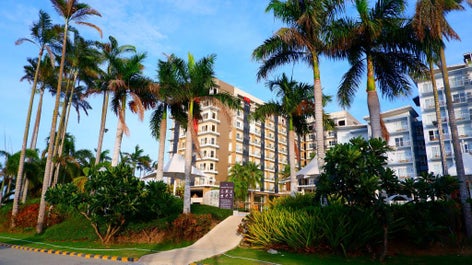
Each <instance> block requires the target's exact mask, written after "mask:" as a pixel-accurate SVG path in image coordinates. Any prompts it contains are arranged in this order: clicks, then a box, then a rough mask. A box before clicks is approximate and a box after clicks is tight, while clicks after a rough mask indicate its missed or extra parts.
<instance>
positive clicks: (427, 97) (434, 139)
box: [417, 55, 472, 175]
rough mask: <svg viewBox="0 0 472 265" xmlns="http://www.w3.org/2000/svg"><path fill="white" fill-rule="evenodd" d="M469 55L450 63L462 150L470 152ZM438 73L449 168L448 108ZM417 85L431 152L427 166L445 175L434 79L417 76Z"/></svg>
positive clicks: (471, 67)
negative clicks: (418, 78) (440, 146)
mask: <svg viewBox="0 0 472 265" xmlns="http://www.w3.org/2000/svg"><path fill="white" fill-rule="evenodd" d="M464 57H466V56H464ZM468 58H469V61H466V63H465V64H463V65H455V66H451V67H448V71H449V83H450V86H451V93H452V98H453V104H454V113H455V117H456V124H457V130H458V132H459V139H460V143H461V148H462V152H463V153H466V152H468V153H470V152H471V148H472V122H471V121H472V64H471V63H470V55H469V57H468ZM435 73H436V75H435V78H436V84H437V87H438V92H439V105H440V108H441V122H442V125H443V130H444V135H445V149H446V150H445V151H446V158H447V163H448V165H447V167H448V168H450V167H453V166H455V165H454V159H453V158H454V156H453V148H452V142H451V133H450V128H449V122H448V115H447V110H446V99H445V95H444V86H443V79H442V75H441V73H440V72H439V71H437V70H436V72H435ZM417 85H418V94H419V100H420V107H421V113H422V120H423V128H424V135H425V144H426V152H427V156H428V168H429V171H430V172H433V173H434V174H440V175H443V170H442V165H441V153H440V149H439V136H438V130H437V127H436V124H437V122H438V121H437V119H436V114H435V110H434V98H433V92H432V83H431V81H429V80H417Z"/></svg>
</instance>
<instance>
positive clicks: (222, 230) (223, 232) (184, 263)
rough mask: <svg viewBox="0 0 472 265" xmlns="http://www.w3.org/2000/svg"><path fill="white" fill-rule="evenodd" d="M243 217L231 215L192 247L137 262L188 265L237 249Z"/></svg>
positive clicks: (157, 254)
mask: <svg viewBox="0 0 472 265" xmlns="http://www.w3.org/2000/svg"><path fill="white" fill-rule="evenodd" d="M243 217H244V215H232V216H230V217H228V218H226V219H225V220H223V221H222V222H221V223H219V224H218V225H217V226H215V227H214V228H213V229H212V230H211V231H210V232H208V234H206V235H205V236H204V237H202V238H200V239H199V240H198V241H197V242H195V243H194V244H193V245H191V246H188V247H185V248H179V249H173V250H169V251H163V252H159V253H156V254H150V255H146V256H142V257H141V258H140V259H139V262H140V263H142V264H149V265H188V264H190V263H192V262H196V261H199V260H202V259H206V258H210V257H213V256H215V255H219V254H222V253H225V252H227V251H228V250H231V249H233V248H235V247H237V246H238V245H239V243H240V241H241V239H242V237H241V235H238V234H237V230H238V225H239V224H240V223H241V220H242V219H243Z"/></svg>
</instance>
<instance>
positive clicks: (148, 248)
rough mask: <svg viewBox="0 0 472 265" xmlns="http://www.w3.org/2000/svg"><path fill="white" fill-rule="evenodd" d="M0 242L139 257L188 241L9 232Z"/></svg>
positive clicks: (2, 235)
mask: <svg viewBox="0 0 472 265" xmlns="http://www.w3.org/2000/svg"><path fill="white" fill-rule="evenodd" d="M0 242H2V243H5V244H9V245H17V246H24V247H30V248H41V249H54V250H62V251H70V252H79V253H84V254H97V255H109V256H119V257H129V258H139V257H141V256H143V255H147V254H152V253H156V252H159V251H164V250H169V249H174V248H180V247H185V246H188V245H189V244H190V243H180V244H175V243H171V242H167V243H161V244H136V243H129V244H109V245H103V244H102V243H101V242H99V241H51V240H46V239H44V238H43V237H41V236H38V235H35V234H34V233H31V234H28V233H22V234H10V233H0Z"/></svg>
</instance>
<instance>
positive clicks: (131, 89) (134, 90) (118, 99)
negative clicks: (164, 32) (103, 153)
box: [110, 54, 155, 166]
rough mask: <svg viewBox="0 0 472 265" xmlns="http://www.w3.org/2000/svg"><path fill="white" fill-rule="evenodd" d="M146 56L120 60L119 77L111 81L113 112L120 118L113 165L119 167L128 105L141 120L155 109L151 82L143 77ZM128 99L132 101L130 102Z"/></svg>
mask: <svg viewBox="0 0 472 265" xmlns="http://www.w3.org/2000/svg"><path fill="white" fill-rule="evenodd" d="M145 57H146V55H145V54H136V55H134V56H132V57H131V58H129V59H119V60H118V62H117V63H116V64H115V67H116V71H117V75H116V79H115V80H112V81H111V85H110V89H111V90H112V92H113V98H112V101H111V104H112V110H113V112H114V113H115V114H116V115H117V116H118V126H117V130H116V137H115V148H114V151H113V158H112V162H111V165H112V166H116V165H118V159H119V156H120V151H121V142H122V139H123V133H125V134H128V133H129V130H128V127H127V125H126V119H125V113H126V105H127V104H128V105H129V107H130V110H131V112H133V113H137V114H138V117H139V119H140V120H143V118H144V110H146V109H149V108H151V107H153V105H154V103H155V98H154V95H153V94H152V93H151V89H150V88H151V81H150V80H149V79H148V78H145V77H144V76H143V75H142V70H143V65H142V61H143V60H144V58H145ZM128 97H131V98H132V100H131V101H129V102H128Z"/></svg>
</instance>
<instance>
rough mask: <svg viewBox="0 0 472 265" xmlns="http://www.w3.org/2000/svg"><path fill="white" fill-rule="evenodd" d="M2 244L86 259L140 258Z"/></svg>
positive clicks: (118, 259)
mask: <svg viewBox="0 0 472 265" xmlns="http://www.w3.org/2000/svg"><path fill="white" fill-rule="evenodd" d="M0 246H4V247H9V248H14V249H19V250H25V251H32V252H40V253H46V254H55V255H63V256H72V257H80V258H86V259H101V260H112V261H122V262H135V261H138V259H136V258H131V257H118V256H109V255H96V254H85V253H79V252H72V251H65V250H54V249H43V248H32V247H23V246H17V245H10V244H5V243H1V242H0Z"/></svg>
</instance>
